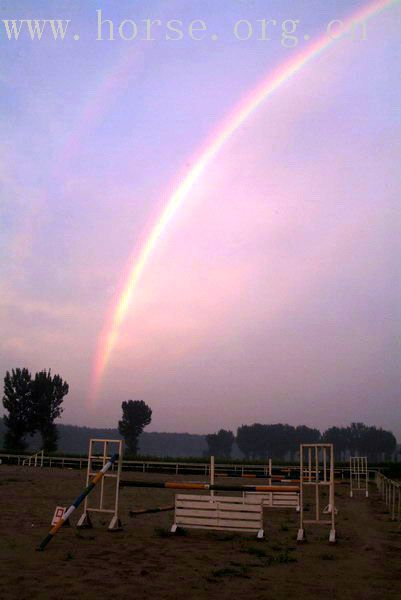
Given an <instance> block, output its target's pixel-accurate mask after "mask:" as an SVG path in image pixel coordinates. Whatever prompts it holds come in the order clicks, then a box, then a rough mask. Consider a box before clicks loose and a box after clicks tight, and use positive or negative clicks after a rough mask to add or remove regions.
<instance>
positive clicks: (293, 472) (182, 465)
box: [0, 453, 377, 479]
mask: <svg viewBox="0 0 401 600" xmlns="http://www.w3.org/2000/svg"><path fill="white" fill-rule="evenodd" d="M34 456H35V455H34ZM29 458H31V460H32V457H29V456H27V455H26V454H7V453H0V459H1V460H2V462H3V464H12V465H23V464H27V462H26V461H27V459H29ZM102 461H103V457H102V456H99V462H98V466H99V467H100V466H102V464H103V462H102ZM28 464H31V463H29V460H28ZM93 464H94V465H96V464H97V461H96V459H94V460H93ZM40 466H43V467H58V468H62V469H63V468H68V469H86V468H87V466H88V459H87V458H86V457H82V458H76V457H72V456H46V455H43V454H41V456H40ZM122 470H123V471H134V472H141V473H166V474H170V475H171V474H173V475H204V476H210V463H209V462H207V463H206V462H205V463H188V462H168V461H147V460H124V461H123V464H122ZM272 470H273V474H280V475H282V477H283V479H284V478H288V479H291V478H299V474H300V472H299V465H298V466H296V465H275V466H273V468H272ZM376 472H377V470H376V469H369V475H370V477H375V474H376ZM247 475H248V476H252V475H254V476H255V477H256V476H259V477H266V478H268V476H269V467H268V464H267V462H266V465H263V464H262V465H260V464H259V465H253V464H244V465H238V464H232V463H231V464H229V463H227V464H222V463H217V464H215V476H216V477H219V476H220V477H221V476H225V477H230V476H232V477H244V476H245V477H246V476H247ZM335 475H336V477H340V478H341V479H345V478H348V477H349V467H338V468H336V469H335Z"/></svg>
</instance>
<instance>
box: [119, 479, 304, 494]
mask: <svg viewBox="0 0 401 600" xmlns="http://www.w3.org/2000/svg"><path fill="white" fill-rule="evenodd" d="M120 487H136V488H166V489H170V490H213V491H216V492H299V486H297V485H222V484H218V483H215V484H213V485H212V484H210V483H185V482H180V481H127V480H122V481H120Z"/></svg>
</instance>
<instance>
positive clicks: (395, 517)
mask: <svg viewBox="0 0 401 600" xmlns="http://www.w3.org/2000/svg"><path fill="white" fill-rule="evenodd" d="M376 485H377V489H378V490H379V493H380V495H381V497H382V498H383V500H384V503H385V505H386V507H387V510H388V511H389V513H390V515H391V520H392V521H398V523H400V526H401V481H395V480H394V479H390V478H389V477H386V476H385V475H383V473H380V472H376Z"/></svg>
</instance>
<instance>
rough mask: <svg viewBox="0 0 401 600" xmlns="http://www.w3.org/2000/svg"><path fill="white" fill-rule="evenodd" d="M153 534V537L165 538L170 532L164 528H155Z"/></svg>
mask: <svg viewBox="0 0 401 600" xmlns="http://www.w3.org/2000/svg"><path fill="white" fill-rule="evenodd" d="M154 532H155V535H157V537H160V538H166V537H169V536H170V531H169V529H167V528H166V527H155V528H154Z"/></svg>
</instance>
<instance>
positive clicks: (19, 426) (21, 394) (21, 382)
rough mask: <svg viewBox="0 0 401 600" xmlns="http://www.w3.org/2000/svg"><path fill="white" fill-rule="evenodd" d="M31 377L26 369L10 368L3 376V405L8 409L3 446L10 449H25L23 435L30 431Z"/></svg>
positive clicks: (4, 418)
mask: <svg viewBox="0 0 401 600" xmlns="http://www.w3.org/2000/svg"><path fill="white" fill-rule="evenodd" d="M31 383H32V378H31V374H30V372H29V371H28V369H12V371H11V374H10V373H9V371H7V373H6V376H5V377H4V396H3V406H4V408H5V409H6V410H7V411H8V415H4V417H3V420H4V424H5V426H6V427H7V432H6V434H5V436H4V446H5V448H9V449H12V450H25V448H26V446H27V444H26V442H25V436H26V435H27V434H28V433H31V432H32V425H31V419H32V406H31V402H32V398H31Z"/></svg>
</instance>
